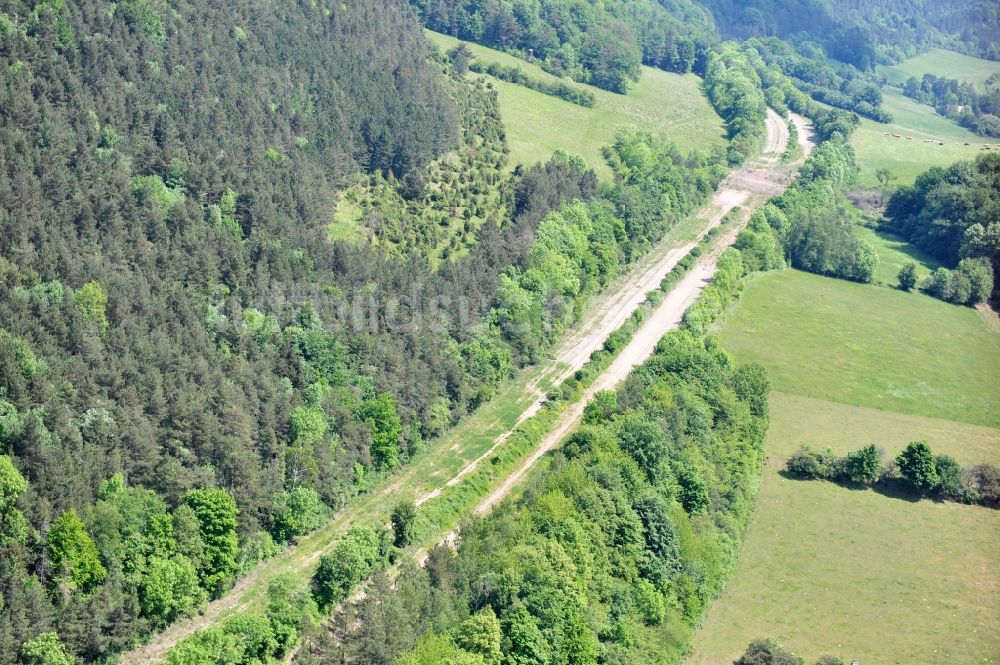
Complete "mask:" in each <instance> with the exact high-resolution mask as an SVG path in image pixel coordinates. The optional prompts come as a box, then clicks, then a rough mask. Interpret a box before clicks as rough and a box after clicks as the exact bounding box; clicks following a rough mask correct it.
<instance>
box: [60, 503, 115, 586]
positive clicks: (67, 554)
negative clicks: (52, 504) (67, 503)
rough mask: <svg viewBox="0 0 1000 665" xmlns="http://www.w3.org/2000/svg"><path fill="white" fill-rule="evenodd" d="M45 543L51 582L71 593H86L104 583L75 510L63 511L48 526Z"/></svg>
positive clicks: (101, 568) (92, 546)
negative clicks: (54, 581)
mask: <svg viewBox="0 0 1000 665" xmlns="http://www.w3.org/2000/svg"><path fill="white" fill-rule="evenodd" d="M47 540H48V547H47V551H48V555H49V561H50V562H51V563H52V569H53V570H54V571H55V573H56V574H55V575H54V579H55V580H57V581H63V580H65V582H66V583H67V584H68V585H69V587H70V588H71V589H79V590H80V591H82V592H84V593H86V592H88V591H90V590H91V589H93V587H94V585H96V584H97V583H98V582H100V581H101V580H103V579H104V576H105V575H106V574H107V571H106V570H105V569H104V566H103V565H101V560H100V558H99V555H98V552H97V546H96V545H95V544H94V540H93V539H92V538H91V537H90V535H89V534H88V533H87V531H86V530H85V529H84V526H83V522H82V521H80V517H79V516H78V515H77V514H76V511H75V510H67V511H66V512H65V513H63V514H62V516H61V517H60V518H59V519H57V520H56V521H55V522H53V523H52V526H51V527H50V528H49V533H48V536H47Z"/></svg>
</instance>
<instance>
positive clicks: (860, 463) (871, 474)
mask: <svg viewBox="0 0 1000 665" xmlns="http://www.w3.org/2000/svg"><path fill="white" fill-rule="evenodd" d="M844 472H845V473H846V474H847V476H848V478H850V479H851V480H853V481H854V482H856V483H862V484H864V485H871V484H873V483H874V482H875V481H877V480H878V479H879V478H881V477H882V460H881V456H880V455H879V451H878V449H877V448H876V447H875V446H874V444H868V445H867V446H865V447H864V448H862V449H861V450H858V451H856V452H853V453H848V455H847V457H846V458H845V459H844Z"/></svg>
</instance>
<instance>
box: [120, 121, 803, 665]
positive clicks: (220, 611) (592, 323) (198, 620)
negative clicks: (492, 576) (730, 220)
mask: <svg viewBox="0 0 1000 665" xmlns="http://www.w3.org/2000/svg"><path fill="white" fill-rule="evenodd" d="M793 119H794V120H795V122H796V124H797V125H798V126H799V132H798V135H799V143H800V144H801V145H802V146H803V148H804V153H805V154H808V152H809V150H810V149H811V147H812V144H811V139H810V136H811V133H810V132H809V131H808V128H807V124H806V121H805V120H804V119H803V118H800V117H793ZM787 141H788V128H787V125H786V123H785V121H784V120H783V119H782V118H781V117H780V116H778V115H777V114H776V113H774V112H773V111H771V110H770V109H769V110H768V119H767V139H766V141H765V145H764V149H763V151H762V154H761V155H760V156H759V157H758V158H756V159H754V160H750V161H749V162H748V163H747V164H746V165H744V166H743V167H742V168H740V169H739V170H737V171H734V172H732V173H731V174H730V175H729V176H728V177H727V178H726V180H725V181H723V183H722V184H721V185H720V188H719V190H718V191H717V192H716V194H715V196H713V198H712V200H711V201H710V202H709V203H708V204H706V205H705V206H704V207H703V208H702V209H701V210H700V211H699V212H698V217H699V218H700V219H701V220H703V221H704V224H703V225H702V226H701V228H700V230H699V233H698V235H697V239H696V240H694V241H691V242H688V243H687V244H684V245H681V246H672V245H671V243H670V241H669V240H665V241H663V242H661V243H660V245H658V246H657V247H656V248H654V249H653V250H652V251H651V252H650V253H649V254H647V255H646V257H644V258H643V259H641V260H640V261H639V262H638V263H637V264H636V265H635V266H633V267H632V268H631V270H630V271H629V272H628V273H627V274H625V275H623V276H622V277H620V278H619V279H618V280H617V281H616V282H615V283H614V284H612V285H611V286H610V287H609V288H608V289H606V290H605V292H604V293H602V294H601V295H600V296H598V297H596V298H595V300H594V303H593V305H592V306H591V307H590V308H589V310H588V312H587V315H586V316H585V318H584V320H583V321H581V323H580V324H578V325H577V326H576V327H575V328H574V329H573V330H571V331H570V332H568V333H567V335H566V336H565V337H564V339H563V341H562V342H561V343H560V345H559V346H558V347H557V349H556V351H555V353H554V354H553V357H552V359H551V360H546V361H543V362H542V363H541V366H540V367H538V368H535V369H534V370H533V372H534V374H533V375H532V376H533V380H532V381H530V382H528V384H527V387H526V396H527V398H528V399H529V400H530V401H527V402H524V401H522V402H520V403H519V409H520V413H519V415H518V417H517V419H516V422H515V424H514V425H513V426H512V427H510V428H506V429H505V431H503V432H502V433H500V434H498V435H497V436H496V437H495V438H494V439H493V440H492V442H491V445H490V446H489V447H488V449H487V450H486V451H485V452H482V453H479V454H472V455H469V453H468V451H463V450H462V436H461V434H462V433H463V432H473V431H484V430H485V431H493V430H494V429H495V428H496V427H497V426H498V424H497V421H496V420H490V419H489V418H490V416H489V415H488V414H487V413H484V412H483V411H480V412H479V413H476V414H472V415H470V416H468V417H467V418H466V419H465V420H464V421H463V423H462V424H460V425H459V426H457V427H456V430H459V431H458V432H457V433H456V436H454V437H453V438H454V439H455V440H456V443H455V444H454V445H452V446H451V447H446V446H445V445H437V446H435V447H434V448H432V449H431V450H428V451H427V453H426V455H424V456H423V457H422V458H420V460H419V461H420V463H419V464H417V463H416V460H415V462H414V463H413V464H411V465H410V466H409V467H407V468H404V469H402V470H400V471H399V473H398V474H397V476H396V477H395V479H393V480H392V481H390V482H389V483H388V484H387V485H386V486H385V487H384V488H383V489H382V490H381V491H379V492H371V493H369V494H366V495H362V496H359V497H356V498H355V499H354V500H352V501H351V502H350V503H349V504H348V505H346V506H345V507H344V508H342V509H341V510H340V511H338V512H337V513H336V514H335V515H334V517H333V518H332V519H331V520H330V522H328V523H327V524H326V525H325V526H323V527H322V528H320V529H319V530H318V531H316V532H314V533H313V534H310V535H309V536H305V537H303V538H302V539H300V542H299V544H298V545H295V546H293V547H290V548H288V549H286V550H284V551H282V552H281V553H279V554H278V555H276V556H275V557H273V558H271V559H268V560H266V561H264V562H261V563H260V564H258V566H257V567H256V568H255V569H254V570H253V572H251V573H250V574H249V575H247V576H246V577H244V578H242V579H241V580H239V581H238V582H237V584H236V586H234V587H233V588H232V589H230V590H229V591H228V592H226V593H225V594H224V595H223V596H222V597H221V598H218V599H216V600H213V601H212V602H211V603H209V604H208V606H207V607H206V608H205V610H204V612H203V613H202V614H200V615H198V616H196V617H193V618H191V619H187V620H182V621H177V622H175V623H173V624H171V625H170V626H169V627H168V628H167V629H166V630H164V631H163V632H161V633H159V634H158V635H156V636H155V637H154V638H153V640H152V641H150V642H149V643H148V644H145V645H143V646H141V647H138V648H136V649H133V650H132V651H130V652H127V653H125V654H123V655H122V657H121V660H120V663H122V664H123V665H152V664H153V663H159V662H161V661H162V660H163V659H164V658H165V657H166V654H167V651H169V650H170V648H171V647H173V646H174V645H175V644H176V643H177V642H179V641H180V640H182V639H184V638H185V637H188V636H189V635H191V634H192V633H194V632H195V631H198V630H201V629H204V628H208V627H210V626H212V625H214V624H216V623H217V622H219V621H221V620H222V619H223V618H225V617H226V616H228V615H229V614H231V613H232V612H236V611H244V610H248V609H253V608H255V607H259V605H260V604H261V602H262V599H263V597H264V592H265V590H266V588H267V584H268V583H269V581H270V580H272V579H274V577H275V576H276V575H278V574H279V573H282V572H294V573H297V574H300V575H305V574H308V573H309V571H311V569H312V568H313V567H314V566H315V565H316V562H317V561H318V559H319V557H320V556H321V555H322V554H324V553H326V552H327V551H328V550H329V549H330V548H332V547H333V545H334V544H336V542H337V540H338V539H339V536H340V535H341V534H342V533H344V532H345V531H346V530H347V529H348V528H349V527H350V526H351V524H353V523H356V522H360V521H365V520H370V519H371V517H372V516H373V515H377V514H378V509H379V507H380V504H379V503H378V502H379V501H380V500H382V501H384V500H385V499H386V497H391V498H393V499H395V500H401V499H412V500H413V501H414V502H415V503H416V504H417V505H419V504H421V503H424V502H426V501H428V500H430V499H433V498H435V497H437V496H439V495H441V493H442V492H443V491H444V490H445V489H446V488H448V487H452V486H454V485H457V484H459V483H460V482H461V481H462V480H463V479H464V478H465V477H466V476H467V475H468V474H469V473H471V472H472V471H474V470H475V469H476V468H477V467H478V465H479V464H480V463H482V462H483V461H484V460H486V459H488V458H489V457H490V456H491V455H492V454H493V453H494V452H495V451H496V449H497V448H499V447H500V446H502V445H503V444H504V442H505V441H506V440H507V439H508V437H509V436H510V435H511V433H512V432H513V430H514V429H516V428H517V426H518V425H520V424H521V423H523V422H524V421H525V420H527V419H528V418H530V417H531V416H532V415H534V414H536V413H537V412H538V411H539V410H540V409H541V407H542V405H543V404H544V402H545V395H544V391H543V390H542V388H541V387H540V386H541V385H542V382H543V381H544V382H551V383H558V382H560V381H562V380H563V379H565V378H566V377H568V376H570V375H571V374H573V373H574V372H575V371H577V370H578V369H580V368H581V367H583V365H584V364H585V363H586V362H587V360H589V358H590V355H591V353H593V352H594V351H596V350H598V349H600V348H602V346H603V344H604V340H605V339H606V338H607V337H608V335H610V334H611V333H612V332H614V331H615V330H617V329H618V328H619V327H620V326H621V325H622V323H624V322H625V320H626V319H628V317H629V316H631V315H632V312H633V311H634V310H635V308H636V307H638V306H639V305H640V304H641V303H642V302H644V301H645V299H646V294H647V293H648V292H649V291H652V290H653V289H655V288H657V287H658V286H659V283H660V281H661V280H662V279H663V277H664V276H665V275H666V274H667V273H668V272H670V270H672V269H673V267H674V266H675V265H677V263H678V262H679V261H680V260H681V259H682V258H684V257H685V256H686V255H687V254H688V252H690V251H691V249H692V248H693V247H694V246H695V245H696V244H697V243H698V241H699V240H700V239H701V238H702V237H703V236H704V235H705V234H707V233H708V232H709V231H710V230H711V229H712V228H714V227H715V226H717V225H718V224H719V223H720V221H721V220H722V218H723V217H724V216H725V215H726V213H728V212H729V211H730V210H732V209H733V208H734V207H736V206H743V214H742V215H741V217H740V221H739V222H738V223H734V224H733V226H732V228H731V230H730V231H729V232H727V233H726V234H725V235H724V236H722V237H721V238H719V239H718V240H717V241H716V244H715V246H714V248H713V249H712V251H709V252H706V253H705V254H704V255H702V257H701V260H700V261H699V262H698V263H697V264H696V265H695V266H693V267H692V268H691V270H690V271H689V272H688V273H687V275H685V277H684V278H683V279H682V280H681V281H680V282H679V283H678V284H677V285H676V286H675V287H674V288H673V289H672V290H671V292H670V293H669V294H668V295H667V296H666V297H664V299H663V301H662V302H661V303H660V305H659V306H658V307H657V308H656V310H655V311H654V312H653V313H652V314H651V315H650V316H649V317H647V319H646V320H645V322H644V323H643V324H642V326H640V328H639V330H637V331H636V333H635V335H634V336H633V337H632V340H631V341H630V342H629V343H628V344H627V345H626V346H625V347H624V348H623V349H621V351H620V352H619V354H618V356H617V357H616V358H615V360H614V361H613V362H612V364H611V365H610V366H609V367H608V368H607V369H606V370H605V371H604V372H602V373H601V375H599V376H598V377H597V379H596V380H595V381H594V383H593V384H592V385H591V387H590V388H589V389H588V390H587V391H585V393H584V394H583V395H582V396H581V397H580V399H579V400H577V402H576V403H575V404H574V405H573V406H572V407H571V408H569V409H568V410H567V411H566V412H565V413H564V414H563V415H562V416H561V417H560V418H559V420H557V421H556V423H555V425H554V426H553V429H552V430H551V431H550V432H549V433H548V434H547V435H546V436H545V437H543V439H542V441H541V442H540V444H539V446H538V447H537V448H536V449H535V450H534V451H533V452H532V453H531V454H530V455H529V456H528V457H527V458H525V460H524V461H523V462H522V463H521V465H519V466H518V468H517V469H516V470H515V471H514V472H513V473H511V474H510V475H509V476H508V477H507V478H506V479H504V481H503V482H502V483H501V484H500V485H499V486H497V487H496V488H495V489H494V490H493V491H492V492H491V493H490V494H489V495H488V496H487V497H485V498H484V499H483V500H482V501H481V502H480V503H479V504H478V505H477V506H476V508H475V511H474V512H475V514H477V515H481V514H484V513H486V512H488V511H489V510H490V509H491V508H492V507H493V506H494V505H496V504H497V503H498V502H499V501H500V500H502V499H503V498H504V497H505V496H507V494H508V493H509V492H510V491H511V490H512V489H513V488H514V487H515V486H516V485H517V484H518V483H519V482H520V481H521V480H522V479H523V478H524V476H525V475H527V473H528V471H530V469H531V468H532V467H533V466H534V464H535V463H536V462H537V461H538V460H539V459H541V457H542V456H543V455H544V454H545V453H546V452H548V451H549V450H551V449H552V448H554V447H555V446H556V445H557V444H558V443H559V441H560V440H561V439H562V438H563V437H564V436H565V435H566V434H568V433H569V431H570V430H571V429H572V428H573V427H575V426H576V424H577V423H578V422H579V420H580V418H581V417H582V414H583V408H584V406H585V405H586V403H587V402H588V401H589V400H590V398H591V397H592V396H593V394H594V393H595V392H597V391H599V390H606V389H609V388H612V387H614V386H615V385H616V384H617V383H618V382H619V381H621V380H622V379H623V378H625V376H627V375H628V373H629V372H630V371H631V370H632V368H633V367H635V366H636V365H638V364H640V363H642V362H643V361H644V360H645V359H646V358H648V357H649V355H650V354H651V353H652V351H653V349H654V348H655V346H656V343H657V342H658V341H659V339H660V337H662V336H663V335H664V334H666V332H668V331H669V330H671V329H672V328H674V327H676V326H677V324H678V323H679V322H680V318H681V316H683V313H684V310H685V309H687V307H688V306H689V305H690V304H691V303H692V302H694V300H695V299H696V298H697V297H698V294H699V293H701V290H702V289H703V288H704V287H705V285H706V284H707V283H708V282H709V281H710V280H711V277H712V275H713V274H714V272H715V262H716V260H717V259H718V256H719V254H721V252H722V250H723V249H724V248H725V247H728V246H729V244H731V243H732V242H733V240H735V237H736V234H737V233H738V232H739V229H740V228H741V227H742V225H743V224H744V223H745V222H746V220H747V218H749V215H750V212H752V210H753V209H755V208H756V207H757V206H759V205H760V204H761V203H763V202H764V201H765V200H767V198H769V197H770V196H773V195H774V194H776V193H780V192H781V191H783V190H784V189H785V188H787V186H788V184H790V183H791V180H792V177H793V173H794V171H795V167H797V166H798V164H800V163H801V162H802V161H804V157H803V158H801V159H799V160H797V161H796V162H795V163H792V164H781V156H782V153H783V152H784V150H785V145H786V143H787ZM443 443H444V441H440V442H439V444H443ZM463 453H464V454H463ZM448 457H452V458H458V459H461V458H464V457H467V458H468V462H467V463H466V464H465V465H464V466H463V467H462V468H461V469H460V470H458V471H457V472H456V473H453V474H449V475H448V476H446V477H445V478H446V480H445V479H444V478H442V480H441V481H440V482H439V483H438V484H437V485H436V486H431V487H427V486H426V484H427V482H428V479H429V478H436V477H438V476H439V474H440V467H441V466H443V464H444V462H443V460H444V459H445V458H448ZM386 514H387V511H386ZM457 537H458V532H457V529H456V530H455V531H452V532H450V533H449V534H448V535H447V536H446V537H445V539H444V540H445V541H446V542H454V541H455V540H456V539H457ZM417 556H418V558H419V559H420V560H421V561H422V560H424V559H425V558H426V553H424V552H418V553H417Z"/></svg>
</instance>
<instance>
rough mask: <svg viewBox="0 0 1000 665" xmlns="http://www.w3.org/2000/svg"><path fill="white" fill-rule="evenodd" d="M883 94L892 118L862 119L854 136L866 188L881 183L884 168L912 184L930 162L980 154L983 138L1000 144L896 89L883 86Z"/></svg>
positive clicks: (936, 163)
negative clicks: (883, 121)
mask: <svg viewBox="0 0 1000 665" xmlns="http://www.w3.org/2000/svg"><path fill="white" fill-rule="evenodd" d="M882 96H883V100H884V106H885V108H886V110H887V111H889V112H890V113H891V114H892V116H893V121H892V123H890V124H888V125H883V124H879V123H877V122H874V121H872V120H868V119H867V118H862V120H861V126H860V127H858V128H857V130H856V131H855V132H854V135H853V136H852V137H851V143H852V144H853V145H854V148H855V150H856V151H857V156H858V162H860V164H861V174H860V176H859V177H858V182H859V184H861V185H863V186H865V187H875V186H876V185H877V184H878V181H877V180H876V178H875V173H876V171H878V170H879V169H882V168H886V169H889V171H890V172H891V173H892V174H893V175H894V176H895V177H896V179H895V180H894V181H893V184H895V185H909V184H912V183H913V181H914V180H916V178H917V176H918V175H920V174H921V173H923V172H924V171H926V170H927V169H928V168H930V167H932V166H947V165H949V164H952V163H954V162H957V161H960V160H968V159H974V158H975V157H976V155H979V154H982V152H983V151H982V149H981V148H982V145H983V144H984V143H991V144H1000V141H997V140H996V139H986V138H984V137H982V136H976V135H975V134H973V133H972V132H970V131H969V130H967V129H965V128H963V127H959V126H958V125H957V124H955V123H954V122H952V121H951V120H949V119H948V118H945V117H944V116H940V115H938V114H937V112H936V111H935V110H934V109H933V108H931V107H930V106H927V105H925V104H920V103H919V102H916V101H914V100H912V99H910V98H908V97H904V96H903V93H902V92H900V91H899V90H896V89H895V88H885V89H883V91H882ZM893 134H898V135H899V136H898V137H897V136H893ZM906 137H911V138H906ZM940 143H944V145H939V144H940ZM966 143H968V144H969V145H965V144H966Z"/></svg>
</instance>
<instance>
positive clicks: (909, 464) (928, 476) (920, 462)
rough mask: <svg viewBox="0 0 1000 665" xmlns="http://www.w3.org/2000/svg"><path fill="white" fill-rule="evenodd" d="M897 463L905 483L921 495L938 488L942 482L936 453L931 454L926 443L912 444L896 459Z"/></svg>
mask: <svg viewBox="0 0 1000 665" xmlns="http://www.w3.org/2000/svg"><path fill="white" fill-rule="evenodd" d="M896 463H897V464H898V465H899V473H900V475H901V476H902V477H903V481H904V482H906V484H907V485H909V486H910V487H911V488H913V489H914V490H915V491H917V492H920V493H921V494H923V493H925V492H928V491H930V490H932V489H934V488H935V487H937V485H938V482H939V481H940V478H939V477H938V472H937V466H936V464H935V460H934V453H932V452H931V448H930V446H928V445H927V442H926V441H914V442H912V443H910V444H909V445H908V446H906V449H905V450H903V452H901V453H900V454H899V456H898V457H896Z"/></svg>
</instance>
